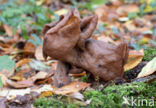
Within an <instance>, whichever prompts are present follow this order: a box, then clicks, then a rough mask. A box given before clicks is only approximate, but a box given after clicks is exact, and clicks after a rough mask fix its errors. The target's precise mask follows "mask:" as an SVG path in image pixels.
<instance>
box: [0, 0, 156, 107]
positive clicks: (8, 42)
mask: <svg viewBox="0 0 156 108" xmlns="http://www.w3.org/2000/svg"><path fill="white" fill-rule="evenodd" d="M71 8H77V9H78V11H79V12H80V16H81V17H85V16H90V15H93V14H96V15H97V16H98V24H97V27H96V30H95V31H94V34H93V36H92V38H93V39H96V40H102V41H104V42H106V43H111V44H114V45H118V44H120V43H121V42H122V41H123V40H124V41H125V42H127V43H129V45H128V47H129V55H128V61H127V63H126V64H125V66H124V70H125V72H124V76H123V78H122V79H115V80H113V81H109V82H106V83H105V84H101V83H97V84H93V83H89V82H88V77H87V75H86V73H85V72H83V73H80V74H75V75H73V74H71V75H70V76H71V78H72V80H73V82H72V83H71V84H69V85H66V86H64V87H62V88H59V89H58V88H55V87H54V86H53V85H52V82H53V80H52V77H53V74H54V73H53V72H54V71H53V70H56V65H57V61H56V60H50V59H48V60H44V57H43V54H42V46H43V34H42V29H43V27H44V25H45V24H48V23H50V22H53V21H57V20H59V16H60V15H62V14H66V13H67V12H68V10H69V9H71ZM155 72H156V1H155V0H132V1H129V0H20V1H19V0H3V1H0V108H7V107H9V108H12V107H15V108H16V107H18V108H33V107H36V108H51V107H52V108H58V107H59V108H79V107H81V108H131V107H133V108H150V107H151V108H154V107H156V73H155ZM76 86H78V87H76Z"/></svg>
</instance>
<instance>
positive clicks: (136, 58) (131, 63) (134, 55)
mask: <svg viewBox="0 0 156 108" xmlns="http://www.w3.org/2000/svg"><path fill="white" fill-rule="evenodd" d="M143 56H144V50H143V49H142V50H139V51H136V50H131V51H129V56H128V61H127V64H125V65H124V70H125V71H127V70H130V69H132V68H134V67H136V66H137V65H138V64H139V63H140V62H141V61H142V58H143Z"/></svg>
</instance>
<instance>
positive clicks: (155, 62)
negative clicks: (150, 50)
mask: <svg viewBox="0 0 156 108" xmlns="http://www.w3.org/2000/svg"><path fill="white" fill-rule="evenodd" d="M155 71H156V57H155V58H153V59H152V60H151V61H150V62H148V63H147V64H146V65H145V66H144V67H143V68H142V70H141V72H140V73H139V75H138V76H137V78H140V77H145V76H148V75H150V74H152V73H154V72H155Z"/></svg>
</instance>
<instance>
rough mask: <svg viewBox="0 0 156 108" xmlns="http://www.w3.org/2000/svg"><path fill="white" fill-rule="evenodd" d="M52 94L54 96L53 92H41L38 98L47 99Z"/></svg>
mask: <svg viewBox="0 0 156 108" xmlns="http://www.w3.org/2000/svg"><path fill="white" fill-rule="evenodd" d="M53 94H54V93H53V91H43V92H41V94H40V97H49V96H52V95H53Z"/></svg>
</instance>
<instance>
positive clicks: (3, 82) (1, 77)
mask: <svg viewBox="0 0 156 108" xmlns="http://www.w3.org/2000/svg"><path fill="white" fill-rule="evenodd" d="M6 80H7V77H6V76H5V75H3V74H0V87H4V86H6V85H7V83H6Z"/></svg>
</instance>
